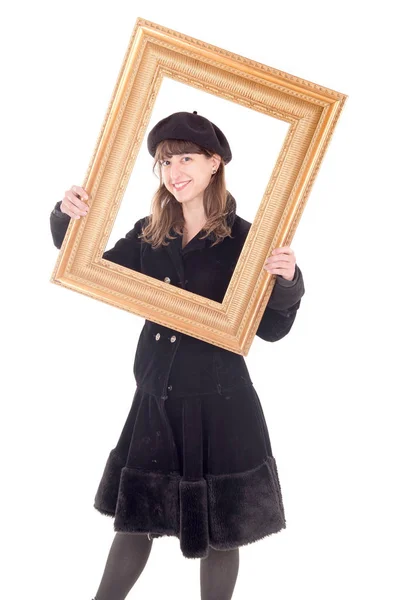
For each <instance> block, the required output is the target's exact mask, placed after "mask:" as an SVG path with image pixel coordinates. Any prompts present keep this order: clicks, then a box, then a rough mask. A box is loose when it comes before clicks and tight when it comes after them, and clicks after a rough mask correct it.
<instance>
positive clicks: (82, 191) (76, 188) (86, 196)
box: [71, 185, 89, 200]
mask: <svg viewBox="0 0 400 600" xmlns="http://www.w3.org/2000/svg"><path fill="white" fill-rule="evenodd" d="M71 190H72V191H73V192H74V193H75V194H79V196H80V198H82V199H83V200H89V194H88V193H87V191H86V190H85V189H83V187H80V186H79V185H73V186H72V188H71Z"/></svg>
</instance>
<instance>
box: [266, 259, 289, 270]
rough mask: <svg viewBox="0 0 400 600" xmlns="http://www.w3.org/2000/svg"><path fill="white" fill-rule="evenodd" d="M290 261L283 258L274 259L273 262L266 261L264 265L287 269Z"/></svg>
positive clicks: (267, 267)
mask: <svg viewBox="0 0 400 600" xmlns="http://www.w3.org/2000/svg"><path fill="white" fill-rule="evenodd" d="M290 266H291V263H289V262H287V261H285V260H278V261H274V262H266V263H265V265H264V268H265V269H269V268H271V269H277V268H279V269H288V268H290Z"/></svg>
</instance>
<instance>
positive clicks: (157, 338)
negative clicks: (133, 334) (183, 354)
mask: <svg viewBox="0 0 400 600" xmlns="http://www.w3.org/2000/svg"><path fill="white" fill-rule="evenodd" d="M160 337H161V335H160V334H159V333H157V334H156V340H157V342H158V340H159V339H160Z"/></svg>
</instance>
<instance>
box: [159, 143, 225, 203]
mask: <svg viewBox="0 0 400 600" xmlns="http://www.w3.org/2000/svg"><path fill="white" fill-rule="evenodd" d="M218 165H219V161H218V158H216V157H214V156H212V157H210V158H209V157H207V156H205V155H204V154H174V155H173V156H172V157H171V158H166V159H165V160H164V161H162V162H161V176H162V181H163V183H164V185H165V187H166V188H167V190H168V191H169V192H170V193H171V194H173V196H175V198H176V199H177V200H178V202H181V203H183V202H191V201H193V200H195V201H203V193H204V190H205V189H206V187H207V186H208V184H209V183H210V180H211V176H212V171H213V170H217V168H218Z"/></svg>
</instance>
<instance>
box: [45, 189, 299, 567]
mask: <svg viewBox="0 0 400 600" xmlns="http://www.w3.org/2000/svg"><path fill="white" fill-rule="evenodd" d="M59 206H60V202H58V203H57V204H56V206H55V208H54V209H53V211H52V213H51V217H50V222H51V231H52V235H53V241H54V244H55V245H56V246H57V248H60V247H61V244H62V241H63V239H64V236H65V232H66V230H67V227H68V223H69V219H70V218H69V217H68V216H67V215H65V214H64V213H62V212H60V210H59ZM229 206H230V213H229V216H228V218H227V219H228V223H229V225H231V226H232V236H233V237H232V238H229V237H226V238H225V239H224V240H223V241H222V242H221V243H219V244H217V245H216V246H214V247H211V244H212V241H213V240H214V236H213V234H210V235H209V236H208V237H207V238H205V239H203V240H201V239H200V235H201V234H200V233H199V234H197V235H196V236H195V237H194V238H193V239H191V240H190V242H189V243H188V244H186V246H184V248H182V237H181V236H179V235H177V236H176V239H175V240H171V241H170V243H169V245H168V246H164V247H161V248H158V249H152V248H151V245H150V244H147V243H145V242H143V241H142V240H140V239H138V237H137V235H138V233H139V232H140V231H141V228H142V226H143V224H144V222H145V220H146V219H147V217H144V218H142V219H139V220H138V221H137V222H136V223H135V226H134V228H133V229H132V230H131V231H129V232H128V233H127V235H126V236H125V238H122V239H121V240H119V241H118V242H117V243H116V244H115V246H114V247H113V248H111V249H110V250H107V251H106V252H105V253H104V255H103V257H104V258H105V259H107V260H110V261H112V262H115V263H118V264H120V265H124V266H126V267H128V268H131V269H134V270H135V271H140V272H142V273H144V274H146V275H149V276H151V277H155V278H156V279H160V280H164V281H167V282H169V283H170V284H171V285H176V286H179V287H182V288H184V289H186V290H188V291H190V292H194V293H196V294H200V295H201V296H204V297H207V298H211V299H212V300H215V301H217V302H222V300H223V297H224V295H225V291H226V289H227V287H228V285H229V281H230V278H231V275H232V273H233V271H234V269H235V265H236V262H237V260H238V258H239V256H240V253H241V249H242V247H243V244H244V242H245V240H246V236H247V234H248V231H249V229H250V226H251V224H250V223H249V222H248V221H245V220H244V219H242V218H241V217H239V216H238V215H237V214H236V202H235V200H234V198H233V197H232V196H229ZM202 233H204V232H202ZM303 294H304V283H303V277H302V274H301V271H300V269H299V267H298V266H297V265H296V271H295V278H294V280H293V281H287V280H285V279H283V278H282V277H281V276H277V278H276V284H275V286H274V289H273V292H272V294H271V296H270V299H269V302H268V305H267V307H266V309H265V312H264V315H263V317H262V320H261V322H260V325H259V327H258V330H257V335H258V336H259V337H260V338H262V339H263V340H266V341H270V342H275V341H277V340H279V339H281V338H283V337H284V336H285V335H287V334H288V333H289V331H290V329H291V327H292V325H293V322H294V320H295V318H296V314H297V310H298V308H299V306H300V302H301V300H300V298H301V297H302V296H303ZM133 371H134V376H135V380H136V390H135V393H134V397H133V402H132V406H131V409H130V412H129V414H128V416H127V419H126V422H125V425H124V427H123V430H122V432H121V435H120V437H119V439H118V441H117V443H116V445H115V447H114V448H113V449H112V450H111V452H110V453H109V456H108V459H107V462H106V465H105V469H104V473H103V476H102V478H101V481H100V483H99V487H98V490H97V492H96V495H95V500H94V507H95V508H96V509H97V510H99V511H100V512H101V513H103V514H106V515H110V516H112V517H114V529H115V531H133V532H142V533H147V534H148V535H149V537H150V538H152V537H160V536H163V535H173V536H176V537H178V538H179V539H180V547H181V551H182V553H183V555H184V556H185V557H187V558H203V557H205V556H207V555H208V547H209V546H212V547H213V548H216V549H219V550H223V549H229V548H236V547H239V546H242V545H245V544H248V543H251V542H255V541H257V540H259V539H261V538H264V537H265V536H268V535H270V534H272V533H276V532H278V531H280V530H281V529H283V528H285V527H286V520H285V512H284V507H283V502H282V493H281V487H280V481H279V478H278V471H277V465H276V461H275V458H274V456H273V453H272V449H271V443H270V438H269V434H268V429H267V424H266V421H265V417H264V413H263V410H262V406H261V403H260V400H259V397H258V395H257V392H256V390H255V389H254V387H253V385H252V381H251V378H250V375H249V372H248V369H247V366H246V362H245V359H244V357H243V356H241V355H239V354H236V353H234V352H230V351H228V350H225V349H223V348H220V347H218V346H215V345H213V344H209V343H207V342H203V341H202V340H199V339H197V338H194V337H192V336H190V335H186V334H183V333H180V332H179V331H175V330H172V329H170V328H168V327H164V326H162V325H158V324H157V323H153V322H152V321H149V320H145V323H144V326H143V329H142V331H141V334H140V337H139V341H138V346H137V350H136V355H135V360H134V367H133Z"/></svg>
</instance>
